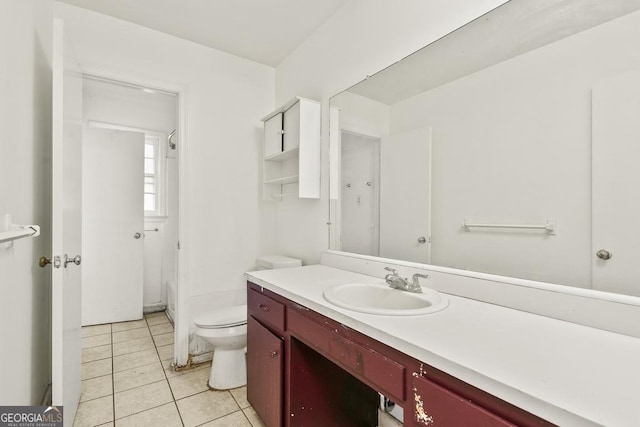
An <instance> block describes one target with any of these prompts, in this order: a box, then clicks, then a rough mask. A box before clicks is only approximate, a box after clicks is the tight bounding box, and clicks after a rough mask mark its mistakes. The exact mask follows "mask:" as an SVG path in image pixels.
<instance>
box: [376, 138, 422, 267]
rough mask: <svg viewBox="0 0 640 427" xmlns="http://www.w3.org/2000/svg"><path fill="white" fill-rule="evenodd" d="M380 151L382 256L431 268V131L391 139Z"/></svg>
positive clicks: (383, 140)
mask: <svg viewBox="0 0 640 427" xmlns="http://www.w3.org/2000/svg"><path fill="white" fill-rule="evenodd" d="M380 151H381V154H380V159H381V160H380V256H381V257H385V258H394V259H402V260H405V261H413V262H421V263H427V264H428V263H429V262H430V259H431V251H430V247H431V244H430V241H431V237H430V236H431V128H421V129H415V130H410V131H406V132H402V133H398V134H394V135H389V136H388V137H385V138H383V139H382V144H381V149H380ZM417 182H419V183H421V184H420V185H419V186H416V183H417ZM416 187H418V188H421V189H424V190H423V191H420V192H415V188H416Z"/></svg>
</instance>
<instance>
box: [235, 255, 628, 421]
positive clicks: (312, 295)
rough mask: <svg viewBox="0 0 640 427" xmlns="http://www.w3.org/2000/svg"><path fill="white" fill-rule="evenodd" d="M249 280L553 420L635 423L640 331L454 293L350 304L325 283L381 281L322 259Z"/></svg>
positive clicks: (249, 276)
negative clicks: (393, 303)
mask: <svg viewBox="0 0 640 427" xmlns="http://www.w3.org/2000/svg"><path fill="white" fill-rule="evenodd" d="M247 279H248V280H249V281H251V282H253V283H256V284H257V285H260V286H263V287H264V288H266V289H269V290H271V291H273V292H275V293H277V294H280V295H282V296H283V297H286V298H288V299H290V300H292V301H294V302H297V303H299V304H302V305H304V306H306V307H308V308H310V309H312V310H315V311H317V312H318V313H321V314H323V315H325V316H327V317H329V318H331V319H334V320H336V321H338V322H340V323H342V324H344V325H345V326H348V327H350V328H352V329H355V330H357V331H359V332H362V333H363V334H365V335H368V336H370V337H371V338H374V339H376V340H378V341H380V342H382V343H385V344H387V345H389V346H391V347H394V348H396V349H398V350H400V351H402V352H403V353H406V354H408V355H410V356H412V357H414V358H416V359H418V360H420V361H422V362H425V363H427V364H429V365H431V366H433V367H435V368H437V369H440V370H442V371H444V372H447V373H449V374H450V375H452V376H454V377H456V378H459V379H461V380H463V381H465V382H467V383H469V384H472V385H474V386H476V387H478V388H480V389H482V390H484V391H486V392H488V393H490V394H493V395H494V396H497V397H499V398H501V399H503V400H505V401H507V402H510V403H512V404H514V405H515V406H518V407H520V408H522V409H525V410H527V411H529V412H531V413H533V414H536V415H538V416H540V417H541V418H544V419H546V420H548V421H551V422H553V423H555V424H558V425H561V426H580V427H582V426H589V425H604V426H612V427H613V426H615V427H618V426H633V427H636V426H640V409H639V406H640V366H639V365H640V339H638V338H633V337H629V336H626V335H620V334H616V333H612V332H606V331H602V330H599V329H595V328H590V327H586V326H581V325H576V324H573V323H569V322H564V321H560V320H555V319H551V318H548V317H544V316H539V315H535V314H530V313H525V312H522V311H518V310H513V309H509V308H505V307H500V306H497V305H492V304H488V303H484V302H479V301H475V300H471V299H466V298H461V297H456V296H453V295H446V296H447V298H448V299H449V306H448V307H447V308H446V309H444V310H442V311H439V312H437V313H432V314H427V315H422V316H380V315H372V314H364V313H359V312H355V311H350V310H346V309H342V308H340V307H337V306H334V305H332V304H331V303H329V302H327V301H326V300H325V299H324V298H323V297H322V293H323V292H324V290H325V289H326V288H328V287H330V286H333V285H337V284H342V283H353V282H360V283H368V282H372V283H383V282H384V281H383V280H381V279H378V278H375V277H371V276H366V275H363V274H359V273H353V272H350V271H346V270H340V269H337V268H333V267H328V266H324V265H311V266H305V267H298V268H288V269H278V270H263V271H255V272H250V273H247ZM597 315H598V313H594V316H597Z"/></svg>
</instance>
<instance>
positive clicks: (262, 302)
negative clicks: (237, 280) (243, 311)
mask: <svg viewBox="0 0 640 427" xmlns="http://www.w3.org/2000/svg"><path fill="white" fill-rule="evenodd" d="M247 308H248V311H249V316H253V317H254V318H255V319H257V320H260V321H261V322H262V323H268V324H269V325H271V326H273V327H274V328H276V329H278V330H279V331H281V332H283V331H284V312H285V308H284V304H282V303H279V302H278V301H275V300H273V299H271V298H269V297H268V296H266V295H264V294H262V293H260V292H258V291H256V290H255V289H249V291H248V293H247Z"/></svg>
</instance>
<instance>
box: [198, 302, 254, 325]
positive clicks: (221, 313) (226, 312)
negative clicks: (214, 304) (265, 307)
mask: <svg viewBox="0 0 640 427" xmlns="http://www.w3.org/2000/svg"><path fill="white" fill-rule="evenodd" d="M193 323H195V324H196V326H198V327H199V328H205V329H215V328H228V327H230V326H238V325H244V324H245V323H247V306H246V304H245V305H233V306H231V307H221V308H216V309H214V310H211V311H209V312H206V313H203V314H201V315H200V316H197V317H196V318H195V319H193Z"/></svg>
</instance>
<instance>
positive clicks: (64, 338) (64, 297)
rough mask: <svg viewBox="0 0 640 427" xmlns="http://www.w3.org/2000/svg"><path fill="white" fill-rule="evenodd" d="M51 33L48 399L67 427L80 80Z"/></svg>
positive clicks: (74, 383) (75, 375) (58, 30)
mask: <svg viewBox="0 0 640 427" xmlns="http://www.w3.org/2000/svg"><path fill="white" fill-rule="evenodd" d="M53 30H54V32H53V58H52V60H53V105H52V107H53V108H52V133H53V135H52V136H53V138H52V178H51V183H52V242H51V243H52V245H51V246H52V255H53V257H52V258H53V261H54V264H53V265H52V266H51V267H52V268H51V272H52V280H51V286H52V291H51V304H52V307H51V365H52V366H51V377H52V400H53V405H56V406H59V405H63V406H64V425H65V426H71V425H72V424H73V418H74V416H75V413H76V410H77V408H78V401H79V400H80V390H81V382H80V364H81V358H80V355H81V338H82V337H81V328H80V295H81V288H80V284H81V270H80V268H81V265H78V264H76V262H65V257H68V259H69V260H70V259H74V258H76V256H80V255H81V247H82V241H81V237H82V236H81V232H82V231H81V223H82V211H81V196H82V192H81V183H82V170H81V168H82V158H81V153H82V128H81V125H80V124H81V120H82V76H81V74H80V69H79V67H78V64H77V61H75V58H74V57H73V53H72V50H71V49H70V48H69V45H68V43H65V41H64V37H63V22H62V21H61V20H58V19H56V20H54V27H53ZM56 257H58V259H59V263H58V262H56V261H55V260H56ZM77 262H78V263H80V262H81V259H80V258H77Z"/></svg>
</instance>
